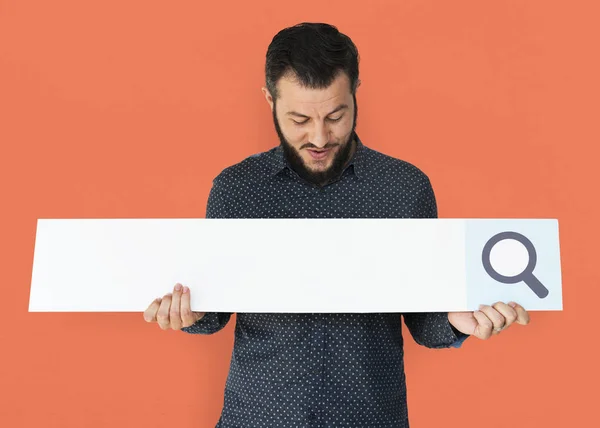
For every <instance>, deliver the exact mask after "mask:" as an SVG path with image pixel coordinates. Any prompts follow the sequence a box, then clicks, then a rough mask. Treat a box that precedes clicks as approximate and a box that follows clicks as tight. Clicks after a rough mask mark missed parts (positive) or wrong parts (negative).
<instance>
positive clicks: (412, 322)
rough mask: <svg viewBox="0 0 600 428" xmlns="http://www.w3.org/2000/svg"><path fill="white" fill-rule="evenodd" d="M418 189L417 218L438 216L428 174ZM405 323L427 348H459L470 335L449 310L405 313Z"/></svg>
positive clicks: (417, 339)
mask: <svg viewBox="0 0 600 428" xmlns="http://www.w3.org/2000/svg"><path fill="white" fill-rule="evenodd" d="M423 176H424V181H423V183H422V185H421V189H420V190H419V191H418V199H417V205H416V206H417V210H416V211H415V215H414V217H415V218H437V216H438V215H437V204H436V200H435V194H434V192H433V188H432V186H431V182H430V180H429V178H428V177H427V176H425V175H424V174H423ZM403 317H404V323H405V324H406V327H407V328H408V330H409V332H410V334H411V336H412V337H413V339H414V340H415V342H417V343H418V344H419V345H422V346H425V347H427V348H450V347H453V348H459V347H460V346H461V345H462V343H463V342H464V341H465V340H466V339H467V338H468V337H469V335H467V334H464V333H461V332H460V331H458V330H456V329H455V328H454V327H453V326H452V325H451V324H450V321H448V313H447V312H420V313H405V314H403Z"/></svg>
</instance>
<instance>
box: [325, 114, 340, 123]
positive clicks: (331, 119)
mask: <svg viewBox="0 0 600 428" xmlns="http://www.w3.org/2000/svg"><path fill="white" fill-rule="evenodd" d="M342 117H344V115H341V116H340V117H336V118H335V119H334V118H331V117H330V118H327V119H328V120H329V121H330V122H337V121H339V120H340V119H341V118H342Z"/></svg>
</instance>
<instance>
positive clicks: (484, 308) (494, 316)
mask: <svg viewBox="0 0 600 428" xmlns="http://www.w3.org/2000/svg"><path fill="white" fill-rule="evenodd" d="M479 310H480V311H481V312H483V313H484V314H485V316H486V317H488V318H489V319H490V321H492V324H493V328H494V330H495V331H501V330H502V329H503V328H504V324H505V323H506V320H505V319H504V317H503V316H502V314H500V312H498V311H497V310H496V309H494V308H493V307H491V306H488V305H481V306H480V307H479Z"/></svg>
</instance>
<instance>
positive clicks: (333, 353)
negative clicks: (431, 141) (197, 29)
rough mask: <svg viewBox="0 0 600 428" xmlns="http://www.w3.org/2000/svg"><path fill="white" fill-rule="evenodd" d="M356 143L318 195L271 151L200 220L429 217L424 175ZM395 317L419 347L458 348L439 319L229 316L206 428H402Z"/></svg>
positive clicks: (220, 324)
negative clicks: (212, 414)
mask: <svg viewBox="0 0 600 428" xmlns="http://www.w3.org/2000/svg"><path fill="white" fill-rule="evenodd" d="M356 141H357V147H356V151H355V154H354V156H353V158H352V161H351V162H350V164H349V165H348V166H347V167H346V169H345V170H344V172H343V174H342V175H341V177H340V178H339V179H338V180H337V181H334V182H332V183H330V184H328V185H326V186H324V187H321V188H319V187H316V186H314V185H312V184H310V183H308V182H306V181H304V180H303V179H302V178H300V177H299V176H298V175H297V174H296V173H295V172H294V171H293V170H291V169H290V168H289V166H288V164H287V162H286V160H285V157H284V155H283V151H282V149H281V146H278V147H275V148H273V149H271V150H269V151H266V152H263V153H259V154H256V155H253V156H250V157H248V158H247V159H245V160H243V161H241V162H240V163H238V164H236V165H233V166H230V167H228V168H226V169H225V170H223V171H222V172H221V173H220V174H219V175H218V176H217V177H216V178H215V180H214V182H213V187H212V189H211V191H210V195H209V198H208V205H207V214H206V216H207V218H433V217H437V208H436V202H435V197H434V193H433V190H432V187H431V184H430V181H429V179H428V177H427V176H426V175H425V174H424V173H423V172H421V171H420V170H419V169H418V168H417V167H415V166H413V165H411V164H409V163H408V162H405V161H402V160H399V159H395V158H392V157H390V156H387V155H385V154H382V153H380V152H377V151H375V150H373V149H370V148H368V147H366V146H365V145H364V144H363V143H362V141H361V140H360V138H358V136H356ZM278 245H281V246H282V251H285V245H293V243H290V242H286V241H285V239H282V240H281V242H280V243H278ZM355 250H358V249H355ZM359 253H360V252H359V251H356V252H355V253H354V257H356V260H352V259H351V258H349V260H348V266H349V267H350V266H351V265H352V263H359V262H360V254H359ZM282 283H283V284H284V283H285V279H282ZM231 315H232V314H230V313H207V314H206V315H205V316H204V318H203V319H201V320H200V321H198V322H197V323H196V324H194V325H192V326H190V327H187V328H184V329H183V331H185V332H187V333H191V334H213V333H216V332H218V331H219V330H221V329H222V328H224V327H225V325H226V324H227V323H228V321H229V319H230V317H231ZM402 317H403V319H404V322H405V324H406V326H407V327H408V329H409V331H410V334H411V335H412V337H413V338H414V340H415V341H416V342H417V343H419V344H421V345H423V346H426V347H429V348H448V347H451V346H453V347H459V346H460V344H461V343H462V341H464V339H465V338H466V337H467V336H465V335H463V334H462V333H459V332H458V331H456V330H455V329H454V328H453V327H452V326H451V325H450V324H449V322H448V317H447V314H446V313H406V314H400V313H396V314H394V313H335V314H306V313H293V314H292V313H289V314H286V313H280V314H279V313H238V314H237V315H236V325H235V340H234V346H233V352H232V355H231V362H230V370H229V375H228V378H227V381H226V384H225V396H224V404H223V410H222V412H221V417H220V418H219V420H218V422H217V425H216V427H217V428H234V427H235V428H262V427H270V428H288V427H289V428H291V427H346V428H351V427H366V428H377V427H382V428H383V427H397V428H404V427H408V426H409V423H408V414H407V406H406V384H405V375H404V363H403V355H404V354H403V338H402V330H401V318H402Z"/></svg>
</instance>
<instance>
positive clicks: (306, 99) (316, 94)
mask: <svg viewBox="0 0 600 428" xmlns="http://www.w3.org/2000/svg"><path fill="white" fill-rule="evenodd" d="M277 90H278V95H279V96H278V99H277V103H278V104H279V105H281V107H282V108H284V109H305V110H317V111H320V110H327V109H329V108H331V107H334V108H335V107H337V105H339V104H341V103H346V104H348V105H350V103H351V100H352V94H351V92H350V79H348V76H347V75H346V73H339V74H338V76H337V77H336V78H335V80H334V81H333V82H332V83H331V85H329V86H328V87H327V88H322V89H311V88H307V87H305V86H302V85H301V84H300V83H299V82H298V80H297V79H295V78H294V76H284V77H282V78H281V79H279V82H277Z"/></svg>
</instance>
